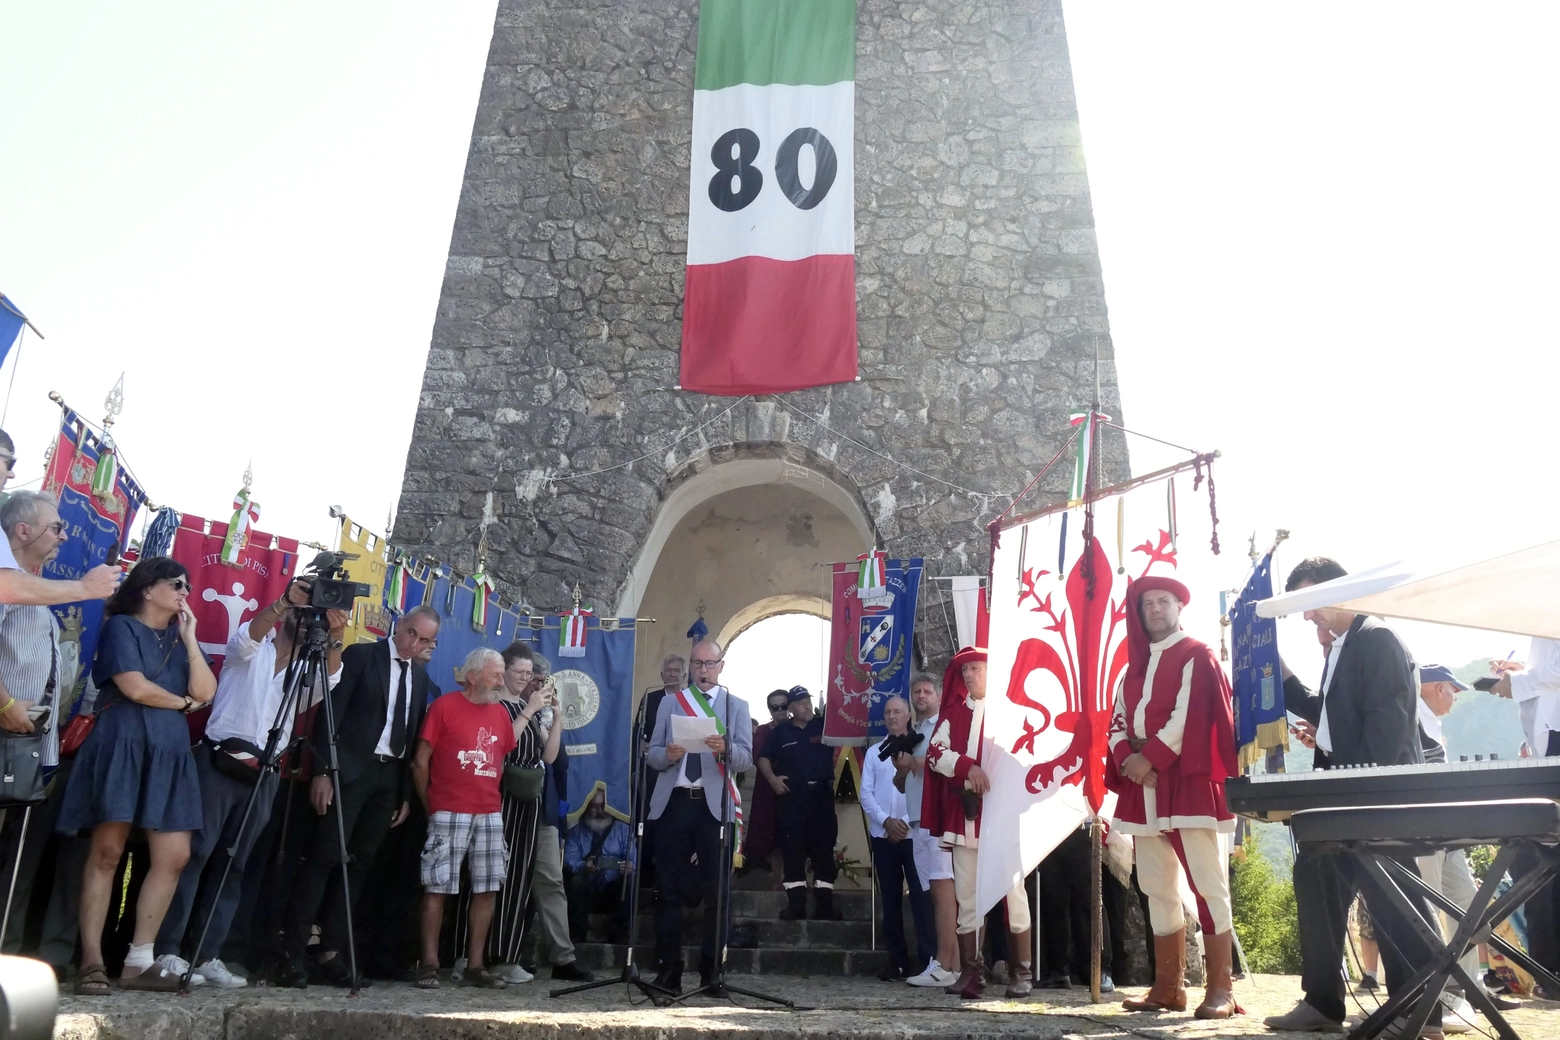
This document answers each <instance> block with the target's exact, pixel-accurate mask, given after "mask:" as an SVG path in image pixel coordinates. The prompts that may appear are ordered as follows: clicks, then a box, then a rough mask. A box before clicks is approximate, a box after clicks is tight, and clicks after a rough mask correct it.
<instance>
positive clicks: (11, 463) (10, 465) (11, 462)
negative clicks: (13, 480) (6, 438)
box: [0, 455, 16, 470]
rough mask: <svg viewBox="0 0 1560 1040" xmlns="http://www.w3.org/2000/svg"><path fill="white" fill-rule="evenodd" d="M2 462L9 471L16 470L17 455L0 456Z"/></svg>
mask: <svg viewBox="0 0 1560 1040" xmlns="http://www.w3.org/2000/svg"><path fill="white" fill-rule="evenodd" d="M0 462H3V463H5V468H6V469H8V470H13V469H15V468H16V456H15V455H0Z"/></svg>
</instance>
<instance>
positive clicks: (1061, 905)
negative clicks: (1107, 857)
mask: <svg viewBox="0 0 1560 1040" xmlns="http://www.w3.org/2000/svg"><path fill="white" fill-rule="evenodd" d="M1100 869H1101V871H1102V872H1103V873H1104V874H1105V877H1106V881H1105V882H1104V884H1108V883H1109V882H1110V881H1114V880H1115V879H1114V878H1112V877H1110V876H1109V875H1110V871H1109V870H1108V869H1106V868H1105V867H1104V865H1103V864H1102V865H1101V868H1100ZM1115 887H1116V890H1117V892H1119V891H1120V889H1121V886H1120V884H1117V885H1116V886H1115ZM1102 893H1103V896H1104V898H1103V899H1102V901H1101V902H1102V904H1103V906H1104V909H1105V913H1104V916H1103V918H1102V923H1101V931H1102V932H1103V935H1102V936H1101V938H1102V940H1103V942H1102V943H1101V946H1100V971H1101V972H1103V973H1105V974H1107V975H1110V974H1113V973H1114V972H1115V970H1116V969H1115V958H1114V956H1112V951H1113V950H1114V948H1115V943H1114V942H1113V940H1114V939H1115V938H1116V935H1115V932H1116V931H1119V928H1120V926H1119V924H1118V923H1117V922H1118V920H1119V913H1115V914H1113V913H1112V912H1111V911H1112V910H1113V909H1115V907H1114V906H1113V899H1112V895H1113V893H1110V892H1104V891H1103V890H1102ZM1093 898H1094V891H1093V886H1092V885H1090V883H1089V832H1088V831H1086V830H1075V831H1073V832H1072V833H1071V834H1069V835H1068V836H1067V837H1066V838H1064V839H1062V843H1061V844H1060V845H1058V846H1057V847H1056V848H1054V849H1052V850H1051V854H1050V855H1049V856H1047V857H1046V858H1045V859H1043V860H1041V861H1040V907H1039V909H1040V955H1041V963H1042V967H1043V970H1044V975H1043V976H1041V977H1042V978H1049V977H1052V976H1060V975H1067V976H1068V977H1070V978H1072V979H1074V980H1079V981H1087V980H1088V978H1089V948H1090V946H1091V945H1092V943H1091V942H1090V936H1089V931H1090V924H1089V916H1090V915H1089V901H1090V900H1091V899H1093ZM1113 918H1114V919H1116V920H1113ZM1113 926H1114V928H1113Z"/></svg>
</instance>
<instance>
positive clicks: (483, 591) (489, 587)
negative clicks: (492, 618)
mask: <svg viewBox="0 0 1560 1040" xmlns="http://www.w3.org/2000/svg"><path fill="white" fill-rule="evenodd" d="M471 586H472V589H471V627H472V628H474V629H476V630H477V631H478V632H486V631H487V612H488V593H490V592H492V591H493V582H492V581H491V580H490V579H489V578H488V576H487V574H486V573H484V563H480V562H479V563H478V564H477V573H475V574H473V575H472V576H471Z"/></svg>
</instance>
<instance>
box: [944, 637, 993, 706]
mask: <svg viewBox="0 0 1560 1040" xmlns="http://www.w3.org/2000/svg"><path fill="white" fill-rule="evenodd" d="M984 660H986V648H985V647H983V646H966V647H964V648H963V649H962V650H960V651H959V652H958V653H956V654H954V655H953V660H951V661H949V662H948V667H947V668H945V669H943V685H942V688H943V696H944V697H948V698H951V699H952V700H956V701H962V700H964V698H966V697H968V696H969V692H970V691H969V689H968V688H967V687H966V686H965V685H964V666H965V665H967V664H969V663H970V662H971V661H984Z"/></svg>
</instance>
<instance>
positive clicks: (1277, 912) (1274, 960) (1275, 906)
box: [1230, 841, 1300, 975]
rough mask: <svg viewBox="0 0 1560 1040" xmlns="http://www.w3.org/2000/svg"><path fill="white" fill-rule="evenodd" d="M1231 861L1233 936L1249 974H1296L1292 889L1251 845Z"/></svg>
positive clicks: (1297, 953)
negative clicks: (1238, 944) (1237, 941)
mask: <svg viewBox="0 0 1560 1040" xmlns="http://www.w3.org/2000/svg"><path fill="white" fill-rule="evenodd" d="M1241 851H1242V853H1243V854H1237V856H1236V857H1235V860H1234V869H1233V872H1232V874H1233V876H1232V878H1231V881H1230V898H1231V902H1232V903H1233V910H1234V916H1235V933H1236V934H1237V935H1239V936H1240V945H1241V949H1243V950H1244V951H1245V952H1246V964H1247V965H1248V966H1249V967H1250V968H1251V970H1252V971H1260V972H1266V973H1272V974H1278V975H1298V974H1300V920H1299V914H1298V912H1297V911H1296V909H1295V886H1294V883H1293V882H1292V881H1290V879H1289V878H1287V877H1280V876H1279V874H1278V872H1277V871H1275V870H1274V869H1273V864H1272V863H1271V862H1269V861H1268V859H1267V858H1266V857H1265V856H1263V855H1262V852H1261V850H1260V849H1258V848H1257V845H1256V843H1255V842H1252V841H1248V842H1247V843H1246V844H1245V845H1244V846H1242V850H1241Z"/></svg>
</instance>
